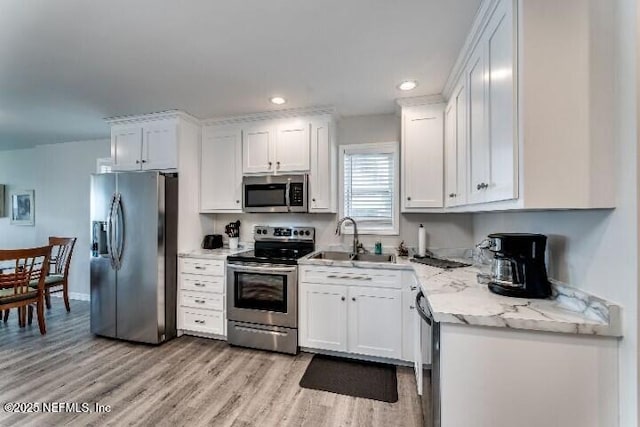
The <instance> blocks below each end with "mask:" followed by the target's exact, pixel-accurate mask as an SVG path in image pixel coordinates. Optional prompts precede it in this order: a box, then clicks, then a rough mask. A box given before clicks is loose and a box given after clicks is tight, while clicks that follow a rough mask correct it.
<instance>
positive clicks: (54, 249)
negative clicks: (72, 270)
mask: <svg viewBox="0 0 640 427" xmlns="http://www.w3.org/2000/svg"><path fill="white" fill-rule="evenodd" d="M76 240H78V239H77V238H75V237H49V245H50V246H51V261H50V263H49V265H50V267H49V268H50V272H49V274H48V275H47V277H46V279H45V282H44V299H45V303H46V305H47V308H49V309H50V308H51V294H52V293H56V292H62V297H63V299H64V306H65V307H66V309H67V311H71V306H70V305H69V266H70V265H71V256H72V255H73V248H74V247H75V245H76ZM32 286H34V287H35V286H37V283H32Z"/></svg>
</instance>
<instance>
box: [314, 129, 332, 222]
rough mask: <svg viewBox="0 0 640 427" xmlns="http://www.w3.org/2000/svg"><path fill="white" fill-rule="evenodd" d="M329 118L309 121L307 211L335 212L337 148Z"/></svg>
mask: <svg viewBox="0 0 640 427" xmlns="http://www.w3.org/2000/svg"><path fill="white" fill-rule="evenodd" d="M334 133H335V132H334V129H333V124H332V122H331V120H330V118H326V119H319V120H314V121H313V122H312V123H311V156H310V157H311V170H310V172H309V212H311V213H323V212H324V213H335V212H336V204H337V203H336V202H337V181H338V179H337V178H338V177H337V174H338V168H337V148H336V145H335V137H334Z"/></svg>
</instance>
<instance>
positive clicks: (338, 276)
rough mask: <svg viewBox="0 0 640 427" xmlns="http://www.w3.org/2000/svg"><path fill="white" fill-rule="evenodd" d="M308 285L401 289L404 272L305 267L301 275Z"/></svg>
mask: <svg viewBox="0 0 640 427" xmlns="http://www.w3.org/2000/svg"><path fill="white" fill-rule="evenodd" d="M300 276H301V281H302V282H306V283H318V284H333V285H347V286H349V285H354V286H378V287H383V288H396V289H399V288H400V287H401V284H402V271H400V270H378V269H372V268H340V267H330V268H323V267H318V268H316V267H313V268H308V267H305V268H303V269H302V272H301V274H300Z"/></svg>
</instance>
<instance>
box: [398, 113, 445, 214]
mask: <svg viewBox="0 0 640 427" xmlns="http://www.w3.org/2000/svg"><path fill="white" fill-rule="evenodd" d="M443 132H444V129H443V106H442V105H440V104H439V105H433V106H426V107H409V108H406V109H403V112H402V165H403V168H402V171H403V172H402V183H403V185H402V211H403V212H412V211H413V212H419V211H420V209H422V208H441V207H443V189H444V135H443Z"/></svg>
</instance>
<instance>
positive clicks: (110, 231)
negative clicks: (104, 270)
mask: <svg viewBox="0 0 640 427" xmlns="http://www.w3.org/2000/svg"><path fill="white" fill-rule="evenodd" d="M115 203H116V194H115V193H114V194H113V195H112V196H111V203H109V213H108V214H107V254H108V255H109V261H110V264H111V268H113V269H114V270H115V269H116V259H115V256H114V254H113V208H114V206H115Z"/></svg>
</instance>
